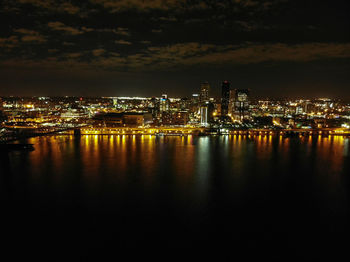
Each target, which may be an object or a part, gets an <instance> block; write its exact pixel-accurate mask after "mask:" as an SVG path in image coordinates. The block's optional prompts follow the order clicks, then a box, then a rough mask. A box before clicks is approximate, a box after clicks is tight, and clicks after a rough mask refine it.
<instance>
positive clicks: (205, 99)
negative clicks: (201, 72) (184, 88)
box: [200, 82, 210, 104]
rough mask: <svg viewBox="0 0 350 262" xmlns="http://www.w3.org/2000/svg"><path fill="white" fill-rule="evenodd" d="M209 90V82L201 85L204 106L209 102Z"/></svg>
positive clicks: (201, 98)
mask: <svg viewBox="0 0 350 262" xmlns="http://www.w3.org/2000/svg"><path fill="white" fill-rule="evenodd" d="M209 89H210V85H209V83H208V82H204V83H202V84H201V92H200V102H201V103H202V104H203V103H205V102H208V101H209Z"/></svg>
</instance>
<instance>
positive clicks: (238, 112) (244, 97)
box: [233, 89, 250, 121]
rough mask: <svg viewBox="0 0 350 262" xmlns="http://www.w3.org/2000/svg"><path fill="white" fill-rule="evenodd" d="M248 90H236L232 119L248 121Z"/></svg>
mask: <svg viewBox="0 0 350 262" xmlns="http://www.w3.org/2000/svg"><path fill="white" fill-rule="evenodd" d="M249 117H250V114H249V90H248V89H236V90H235V98H234V108H233V119H234V120H236V121H243V120H244V119H249Z"/></svg>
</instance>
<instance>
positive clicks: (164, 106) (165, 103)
mask: <svg viewBox="0 0 350 262" xmlns="http://www.w3.org/2000/svg"><path fill="white" fill-rule="evenodd" d="M169 104H170V102H169V99H168V96H167V95H162V98H161V99H160V101H159V112H160V113H164V112H168V111H169Z"/></svg>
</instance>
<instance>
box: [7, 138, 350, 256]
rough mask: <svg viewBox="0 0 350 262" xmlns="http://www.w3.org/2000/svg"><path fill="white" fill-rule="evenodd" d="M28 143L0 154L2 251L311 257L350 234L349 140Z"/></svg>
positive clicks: (328, 252) (335, 251)
mask: <svg viewBox="0 0 350 262" xmlns="http://www.w3.org/2000/svg"><path fill="white" fill-rule="evenodd" d="M26 142H28V143H33V144H34V147H35V150H34V151H29V152H28V151H17V152H9V153H5V152H3V153H2V155H1V199H2V204H3V205H2V206H3V208H2V209H3V214H4V215H3V218H5V220H4V222H3V225H4V228H5V229H6V230H5V231H4V232H5V233H3V236H4V237H5V238H6V239H7V240H8V246H6V248H10V247H11V248H14V247H15V248H16V247H17V248H18V249H20V250H26V251H25V252H28V253H30V254H32V255H33V254H34V255H35V254H37V252H42V251H44V250H45V251H48V253H49V256H50V257H51V258H54V257H55V256H56V255H55V254H59V253H62V254H67V253H68V252H69V253H72V254H74V255H73V258H81V257H84V256H85V257H89V255H90V253H94V255H96V253H99V252H100V251H101V250H103V251H101V252H106V250H108V251H109V252H112V253H113V252H116V253H118V252H120V251H121V250H126V249H133V250H148V252H151V253H152V252H153V251H154V252H155V251H159V250H183V249H190V250H192V251H195V252H199V253H201V254H205V253H206V252H207V251H208V250H211V251H213V250H220V251H219V254H229V255H230V256H233V257H234V256H235V255H242V256H248V257H249V256H256V257H267V258H269V259H270V260H274V259H276V260H279V259H282V261H283V260H286V258H296V259H299V260H304V259H305V260H307V261H311V260H313V259H316V260H317V259H319V258H324V257H329V258H335V256H337V255H340V254H342V252H343V251H344V248H346V247H347V245H348V243H349V240H344V239H345V238H344V237H347V239H349V237H348V229H349V228H348V225H349V223H348V221H347V220H348V202H349V201H348V200H349V175H350V140H349V138H343V137H328V138H327V137H326V138H321V137H309V138H286V139H285V138H282V137H278V136H277V137H261V136H259V137H253V138H250V137H246V136H213V137H192V136H188V137H154V136H131V135H130V136H112V135H110V136H107V135H106V136H81V137H74V136H49V137H39V138H32V139H29V140H28V141H26ZM34 239H38V240H34ZM59 250H60V251H59ZM152 250H153V251H152ZM195 252H193V253H195Z"/></svg>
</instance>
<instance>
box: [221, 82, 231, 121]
mask: <svg viewBox="0 0 350 262" xmlns="http://www.w3.org/2000/svg"><path fill="white" fill-rule="evenodd" d="M229 103H230V83H229V82H228V81H227V80H225V81H224V82H223V83H222V86H221V116H227V114H228V108H229Z"/></svg>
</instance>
